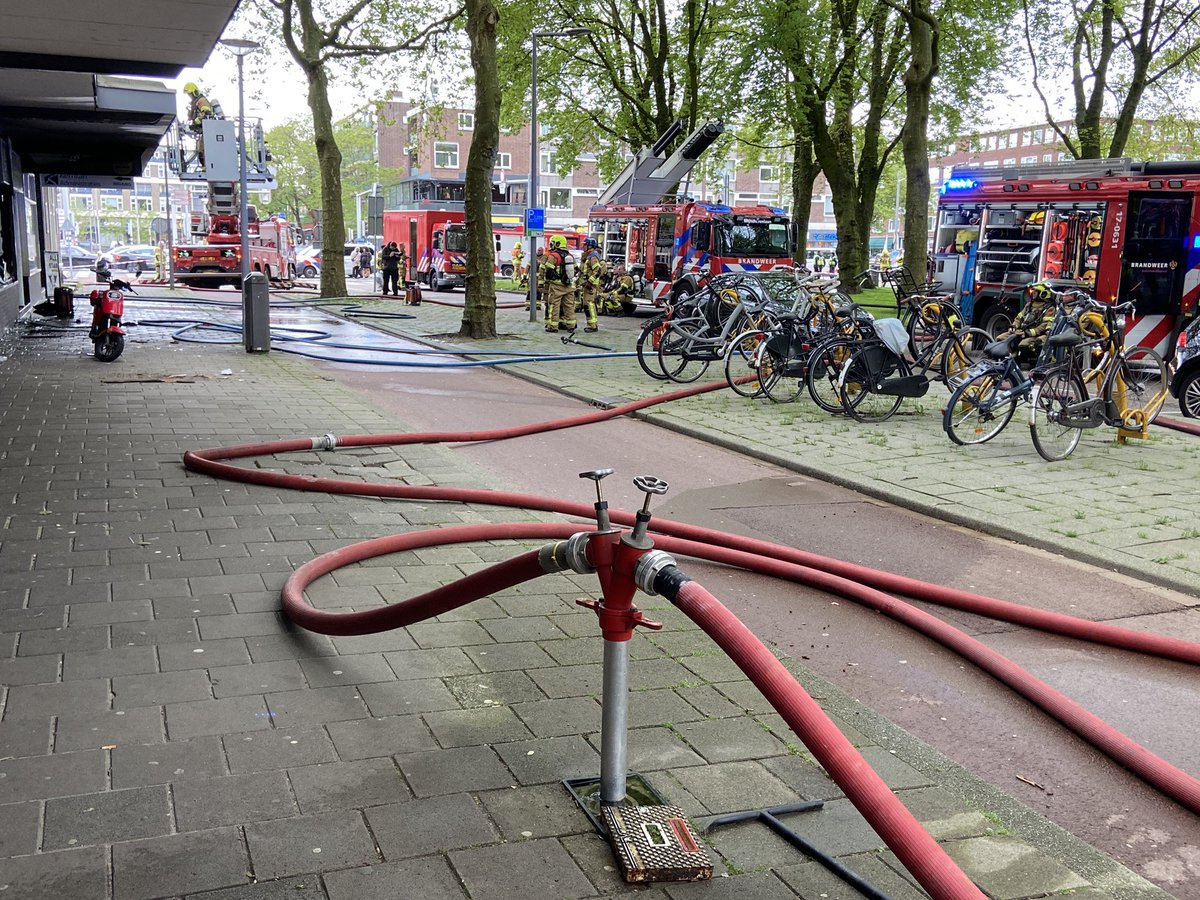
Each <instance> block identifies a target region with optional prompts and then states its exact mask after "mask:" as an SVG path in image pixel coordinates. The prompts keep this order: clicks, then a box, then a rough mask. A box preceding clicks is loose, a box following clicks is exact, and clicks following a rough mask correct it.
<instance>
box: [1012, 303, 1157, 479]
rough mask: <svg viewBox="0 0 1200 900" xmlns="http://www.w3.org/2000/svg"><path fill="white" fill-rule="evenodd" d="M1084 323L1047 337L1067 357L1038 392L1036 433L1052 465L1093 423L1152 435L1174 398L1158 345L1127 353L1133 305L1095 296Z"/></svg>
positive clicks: (1032, 426) (1032, 420)
mask: <svg viewBox="0 0 1200 900" xmlns="http://www.w3.org/2000/svg"><path fill="white" fill-rule="evenodd" d="M1083 305H1084V307H1085V309H1084V312H1082V313H1081V314H1080V316H1079V317H1078V320H1077V322H1076V327H1074V328H1069V329H1066V330H1064V331H1063V332H1061V333H1060V334H1056V335H1052V336H1051V337H1049V338H1047V339H1046V344H1047V345H1048V346H1053V347H1061V348H1063V350H1064V351H1065V356H1066V359H1065V362H1063V363H1062V364H1061V365H1059V366H1057V367H1055V368H1053V369H1051V370H1050V371H1048V372H1047V373H1046V376H1045V378H1044V379H1043V380H1042V381H1041V382H1039V383H1038V384H1037V386H1036V387H1035V388H1034V390H1033V396H1032V398H1031V400H1030V409H1029V432H1030V435H1031V436H1032V437H1033V446H1034V448H1035V449H1036V450H1037V452H1038V453H1039V454H1040V455H1041V456H1042V458H1043V459H1046V460H1048V461H1050V462H1054V461H1057V460H1062V459H1066V458H1067V457H1068V456H1070V455H1071V453H1072V452H1074V450H1075V448H1076V447H1077V446H1079V439H1080V437H1081V436H1082V435H1083V429H1085V428H1098V427H1099V426H1101V425H1109V426H1112V427H1115V428H1119V429H1121V435H1120V436H1121V438H1124V437H1125V436H1126V435H1128V434H1130V433H1133V434H1141V435H1144V434H1145V430H1146V429H1147V428H1148V427H1149V425H1150V423H1152V422H1153V421H1154V420H1155V418H1157V416H1158V414H1159V412H1160V411H1161V410H1162V407H1163V403H1164V402H1166V399H1167V367H1166V364H1165V363H1164V362H1163V359H1162V357H1161V356H1159V355H1158V353H1156V352H1155V351H1154V350H1153V349H1151V348H1150V347H1134V348H1132V349H1130V350H1126V349H1125V346H1124V342H1125V317H1126V315H1129V314H1132V312H1133V308H1134V305H1133V303H1122V304H1120V305H1112V304H1107V303H1100V302H1097V301H1095V300H1091V299H1089V300H1087V301H1086V303H1084V304H1083Z"/></svg>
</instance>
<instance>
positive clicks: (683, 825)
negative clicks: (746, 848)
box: [601, 804, 713, 883]
mask: <svg viewBox="0 0 1200 900" xmlns="http://www.w3.org/2000/svg"><path fill="white" fill-rule="evenodd" d="M601 815H602V816H603V817H604V824H605V825H606V826H607V827H608V840H609V843H611V844H612V848H613V852H614V853H615V854H616V857H617V863H618V864H619V865H620V866H621V872H622V874H623V875H624V876H625V880H626V881H628V882H631V883H643V882H650V881H701V880H703V879H705V878H712V873H713V867H712V862H710V861H709V858H708V853H707V852H706V851H705V849H704V845H703V844H701V843H700V841H699V840H698V839H697V838H696V835H695V834H694V833H693V832H692V828H691V825H689V824H688V820H687V818H686V817H685V816H684V814H683V810H681V809H680V808H679V807H678V806H619V805H612V806H610V805H607V804H606V805H605V806H604V807H603V808H602V809H601Z"/></svg>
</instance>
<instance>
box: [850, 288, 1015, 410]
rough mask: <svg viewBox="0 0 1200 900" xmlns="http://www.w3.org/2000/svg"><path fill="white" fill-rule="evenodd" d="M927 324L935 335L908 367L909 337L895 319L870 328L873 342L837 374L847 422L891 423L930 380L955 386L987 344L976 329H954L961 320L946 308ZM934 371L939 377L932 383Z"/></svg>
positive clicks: (906, 330)
mask: <svg viewBox="0 0 1200 900" xmlns="http://www.w3.org/2000/svg"><path fill="white" fill-rule="evenodd" d="M930 320H931V321H936V322H937V330H936V332H931V336H930V338H929V339H928V340H927V341H925V342H924V346H923V348H922V349H921V351H920V352H919V353H917V354H916V355H915V357H914V358H913V359H912V360H911V362H910V360H909V359H907V358H906V357H905V350H909V351H911V349H912V332H911V331H910V330H909V329H907V328H905V326H904V325H903V323H902V322H901V321H900V320H899V319H881V320H879V321H877V322H875V323H874V331H875V337H874V338H873V339H871V338H868V339H867V340H866V341H864V342H863V344H862V346H860V347H858V348H857V349H856V350H855V351H854V353H853V355H851V356H850V358H849V359H848V360H846V362H845V364H844V365H843V366H842V368H841V371H840V372H839V374H838V395H839V399H840V401H841V404H842V408H843V409H844V410H845V411H846V413H847V414H849V415H850V417H851V418H853V419H854V420H855V421H858V422H882V421H884V420H885V419H889V418H891V416H892V415H894V414H895V412H896V410H898V409H899V408H900V404H901V403H902V402H903V401H904V398H906V397H911V398H916V397H923V396H925V394H926V393H927V392H928V391H929V384H930V381H931V380H933V381H939V382H941V383H942V384H945V385H947V386H948V387H953V386H954V385H956V384H957V382H958V381H959V380H961V379H962V378H963V377H965V375H966V373H967V372H969V371H970V370H971V368H972V366H974V365H975V364H976V363H977V362H978V361H979V359H980V358H981V356H982V348H983V347H985V346H987V344H989V343H991V341H990V338H989V336H988V335H987V334H986V332H983V331H982V330H980V329H978V328H956V327H954V324H955V323H956V322H957V321H961V319H958V318H957V316H956V315H955V313H954V308H953V306H952V305H950V304H941V305H940V306H939V307H938V309H937V313H936V316H930ZM902 335H903V339H902V337H901V336H902ZM935 369H936V371H937V374H936V375H935V376H934V377H933V379H930V377H929V373H930V372H931V371H934V370H935Z"/></svg>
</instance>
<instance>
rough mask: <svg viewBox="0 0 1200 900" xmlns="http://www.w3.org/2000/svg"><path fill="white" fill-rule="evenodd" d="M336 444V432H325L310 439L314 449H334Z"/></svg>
mask: <svg viewBox="0 0 1200 900" xmlns="http://www.w3.org/2000/svg"><path fill="white" fill-rule="evenodd" d="M337 445H338V441H337V435H336V434H326V435H322V436H321V437H315V438H313V439H312V448H313V449H314V450H336V449H337Z"/></svg>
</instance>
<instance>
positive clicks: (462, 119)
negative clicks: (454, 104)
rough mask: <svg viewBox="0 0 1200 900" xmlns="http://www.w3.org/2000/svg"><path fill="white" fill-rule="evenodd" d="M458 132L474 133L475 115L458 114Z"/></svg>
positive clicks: (467, 113)
mask: <svg viewBox="0 0 1200 900" xmlns="http://www.w3.org/2000/svg"><path fill="white" fill-rule="evenodd" d="M458 130H459V131H474V130H475V113H469V112H460V113H459V114H458Z"/></svg>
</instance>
